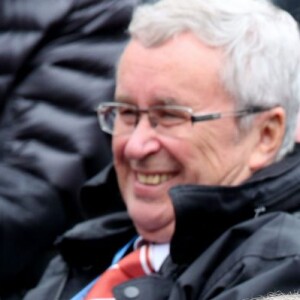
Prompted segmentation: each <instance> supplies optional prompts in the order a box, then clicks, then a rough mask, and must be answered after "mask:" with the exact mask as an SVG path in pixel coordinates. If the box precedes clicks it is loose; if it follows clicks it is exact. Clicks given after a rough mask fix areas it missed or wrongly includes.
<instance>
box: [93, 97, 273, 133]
mask: <svg viewBox="0 0 300 300" xmlns="http://www.w3.org/2000/svg"><path fill="white" fill-rule="evenodd" d="M270 109H271V108H270V107H268V108H266V107H258V106H255V107H250V108H246V109H242V110H236V111H231V112H223V113H222V112H215V113H210V114H195V113H194V112H193V109H192V108H189V107H185V106H178V105H155V106H151V107H149V108H148V109H139V108H138V107H137V106H135V105H132V104H128V103H120V102H104V103H101V104H100V105H99V106H98V108H97V115H98V120H99V123H100V127H101V129H102V130H103V131H104V132H106V133H109V134H111V135H123V134H129V133H132V132H133V131H134V129H135V127H136V126H137V124H138V123H139V120H140V118H141V114H148V118H149V122H150V125H151V126H152V128H155V129H156V130H157V131H158V132H160V133H163V134H168V135H174V134H176V132H178V126H179V125H181V126H182V125H183V124H190V125H192V124H193V123H196V122H204V121H211V120H217V119H221V118H228V117H243V116H246V115H250V114H256V113H260V112H264V111H267V110H270Z"/></svg>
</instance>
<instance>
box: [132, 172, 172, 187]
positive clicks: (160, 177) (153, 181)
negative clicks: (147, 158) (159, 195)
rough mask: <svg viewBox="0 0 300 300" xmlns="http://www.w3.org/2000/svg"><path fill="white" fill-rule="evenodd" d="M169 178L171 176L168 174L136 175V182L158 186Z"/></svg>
mask: <svg viewBox="0 0 300 300" xmlns="http://www.w3.org/2000/svg"><path fill="white" fill-rule="evenodd" d="M171 177H172V175H170V174H151V175H145V174H141V173H138V174H137V180H138V182H139V183H142V184H147V185H158V184H161V183H163V182H165V181H167V180H169V179H170V178H171Z"/></svg>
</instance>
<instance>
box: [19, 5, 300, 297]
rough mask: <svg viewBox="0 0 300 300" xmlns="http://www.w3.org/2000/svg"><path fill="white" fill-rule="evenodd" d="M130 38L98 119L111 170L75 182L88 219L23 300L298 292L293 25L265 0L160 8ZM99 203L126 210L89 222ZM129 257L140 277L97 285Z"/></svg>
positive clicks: (299, 78)
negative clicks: (111, 95) (115, 203)
mask: <svg viewBox="0 0 300 300" xmlns="http://www.w3.org/2000/svg"><path fill="white" fill-rule="evenodd" d="M129 32H130V34H131V40H130V41H129V43H128V45H127V47H126V48H125V50H124V52H123V54H122V56H121V60H120V62H119V65H118V70H117V82H116V91H115V100H116V101H115V102H106V103H102V104H100V105H99V107H98V109H97V112H98V116H99V121H100V125H101V128H102V129H103V130H104V131H105V132H107V133H109V134H111V135H112V138H113V139H112V149H113V155H114V164H113V167H112V166H111V167H109V168H106V169H105V170H104V171H103V172H101V173H100V174H98V175H97V176H96V177H95V178H93V179H92V180H91V181H90V182H88V183H87V184H86V185H85V187H84V188H83V190H82V204H83V208H84V209H85V212H86V216H87V217H89V218H91V219H90V220H87V221H86V222H83V223H81V224H78V225H77V226H76V227H75V228H73V229H72V230H70V231H68V232H67V233H65V235H64V236H62V237H61V238H60V239H59V241H58V244H57V245H58V247H59V249H60V251H61V256H58V257H56V258H55V260H53V261H52V263H51V264H50V265H49V267H48V270H47V272H46V273H45V274H44V277H43V279H42V281H41V282H40V284H39V285H38V286H37V287H36V288H35V289H33V290H32V291H30V292H29V293H28V294H27V296H26V298H25V299H26V300H29V299H74V300H75V299H107V298H109V299H112V298H115V299H117V300H120V299H143V300H148V299H149V300H160V299H169V300H179V299H189V300H192V299H201V300H205V299H218V300H220V299H231V300H232V299H237V300H240V299H250V298H253V297H258V296H262V295H267V294H269V293H272V292H278V291H280V292H282V293H288V292H295V291H297V289H299V288H300V261H299V255H300V239H299V236H300V220H299V219H298V218H297V211H298V210H299V209H300V176H299V175H300V153H299V147H298V146H295V142H294V140H295V139H294V137H295V128H296V120H297V113H298V107H299V100H300V38H299V32H298V27H297V24H296V22H295V21H294V20H293V18H292V17H291V16H290V15H289V14H288V13H287V12H284V11H283V10H281V9H279V8H276V7H275V6H273V5H272V4H271V3H269V2H265V1H262V0H258V1H255V0H243V1H240V0H228V1H223V0H211V1H206V0H185V1H182V0H161V1H158V2H155V3H153V4H148V5H144V6H140V7H139V8H138V9H137V10H136V11H135V13H134V16H133V19H132V21H131V24H130V27H129ZM104 194H105V195H106V199H107V202H109V201H111V200H112V199H119V201H122V200H123V201H124V203H125V206H126V209H125V208H124V211H123V210H121V211H116V212H114V213H111V214H108V215H106V216H102V217H97V214H98V212H97V209H95V207H97V208H98V209H100V208H101V207H100V205H99V197H100V195H104ZM135 236H137V239H136V240H134V237H135ZM130 241H131V242H130ZM124 245H125V246H124ZM119 249H120V250H119ZM133 250H134V251H133ZM137 251H141V253H142V254H141V256H140V259H141V262H142V266H143V267H142V268H139V269H140V273H139V276H140V277H139V278H137V279H133V278H130V279H129V278H128V277H127V278H125V277H124V278H123V279H122V280H119V281H118V282H115V283H114V284H113V285H112V286H111V287H109V285H108V283H103V282H104V280H106V278H108V274H112V273H117V270H121V269H122V268H123V266H124V265H125V264H129V260H131V261H132V260H133V256H135V255H136V253H137ZM148 254H149V256H148ZM123 256H124V257H123ZM120 258H121V260H120ZM111 260H113V267H112V268H109V269H108V270H107V271H105V270H106V269H107V268H108V267H109V266H110V263H111ZM125 261H126V263H125ZM132 272H135V271H133V268H132V267H131V269H130V270H129V271H128V269H127V271H126V273H127V275H128V273H132ZM143 273H145V274H146V276H143V275H142V274H143ZM99 275H101V276H100V278H98V276H99ZM123 276H125V275H124V274H123ZM129 277H134V275H133V274H132V275H131V276H129ZM114 280H115V277H114ZM103 288H108V291H103V290H102V289H103Z"/></svg>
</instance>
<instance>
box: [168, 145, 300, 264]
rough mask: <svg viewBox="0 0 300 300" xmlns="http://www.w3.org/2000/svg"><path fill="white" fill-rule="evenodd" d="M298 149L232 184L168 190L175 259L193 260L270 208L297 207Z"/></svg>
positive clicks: (299, 206)
mask: <svg viewBox="0 0 300 300" xmlns="http://www.w3.org/2000/svg"><path fill="white" fill-rule="evenodd" d="M299 150H300V148H299V146H297V148H296V149H295V151H294V152H293V153H292V154H290V155H288V156H287V157H286V158H285V159H284V160H282V161H280V162H278V163H275V164H272V165H271V166H269V167H267V168H265V169H263V170H260V171H259V172H257V173H256V174H254V175H253V176H252V177H251V178H250V179H249V180H248V181H246V182H245V183H243V184H241V185H239V186H234V187H220V186H200V185H184V186H177V187H174V188H172V189H171V190H170V195H171V198H172V200H173V203H174V208H175V214H176V230H175V235H174V237H173V240H172V243H171V254H172V258H173V260H174V261H175V262H178V263H184V262H188V261H190V260H193V259H194V258H195V257H196V255H197V254H199V253H201V252H202V251H204V250H205V249H206V248H207V247H208V246H209V245H210V244H211V243H212V242H213V241H214V240H215V239H216V238H218V237H219V236H220V235H221V234H222V233H223V232H225V231H226V230H227V229H228V228H229V227H231V226H233V225H235V224H237V223H239V222H242V221H245V220H248V219H251V218H254V217H257V216H258V215H259V214H260V213H266V212H273V211H286V212H294V211H297V210H299V209H300V197H299V193H300V151H299Z"/></svg>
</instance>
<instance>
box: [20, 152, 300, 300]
mask: <svg viewBox="0 0 300 300" xmlns="http://www.w3.org/2000/svg"><path fill="white" fill-rule="evenodd" d="M104 191H105V192H110V193H109V194H108V195H107V197H106V199H107V202H109V201H110V199H114V201H115V202H113V205H114V207H117V206H116V204H117V203H119V201H121V199H120V195H119V194H118V193H117V190H116V182H115V175H114V171H113V169H106V170H104V171H103V172H102V173H101V174H99V175H98V176H97V177H95V178H94V179H93V180H91V181H90V183H89V184H87V185H86V187H85V188H84V189H83V192H82V197H83V198H82V201H83V205H84V208H85V211H86V213H87V214H88V215H89V216H92V217H95V215H96V214H97V210H98V211H99V212H101V210H102V208H101V204H100V203H99V201H98V197H99V195H101V194H102V193H103V192H104ZM299 192H300V149H299V148H298V149H297V150H296V151H295V152H294V153H293V154H291V155H289V156H288V157H287V158H286V159H284V160H283V161H281V162H279V163H276V164H273V165H272V166H270V167H268V168H265V169H263V170H261V171H259V172H257V173H256V174H255V175H254V176H253V177H252V178H250V180H248V181H247V182H246V183H244V184H242V185H240V186H236V187H218V186H215V187H214V186H196V185H190V186H187V185H185V186H177V187H174V188H173V189H172V190H171V191H170V194H171V198H172V200H173V204H174V208H175V213H176V230H175V235H174V237H173V239H172V241H171V253H170V257H169V258H168V259H167V260H166V261H165V263H164V264H163V266H162V268H161V270H160V273H159V274H156V275H153V276H148V277H143V278H139V279H136V280H133V281H129V282H126V283H124V284H122V285H120V286H118V287H117V288H115V290H114V292H115V296H116V299H117V300H125V299H128V298H126V288H127V287H128V286H135V287H136V288H137V289H138V291H139V295H138V296H137V298H135V299H137V300H163V299H164V300H165V299H168V300H196V299H197V300H206V299H219V300H221V299H222V300H225V299H228V300H229V299H230V300H241V299H249V298H252V297H255V296H259V295H264V294H266V293H269V292H278V291H281V292H289V291H297V290H300V260H299V257H300V239H299V236H300V219H299V218H298V216H297V211H298V210H299V208H300V193H299ZM93 193H95V195H96V196H95V197H93ZM113 194H115V195H114V198H111V197H113ZM107 202H106V205H108V203H107ZM101 203H104V202H101ZM118 209H119V211H116V212H115V213H114V214H109V215H107V216H103V217H95V218H93V219H91V220H89V221H86V222H83V223H81V224H78V225H77V226H76V227H75V228H73V229H72V230H70V231H68V232H67V233H66V234H65V235H64V236H62V237H61V238H60V239H59V241H58V247H59V249H60V252H61V255H60V256H58V257H56V258H55V259H54V260H53V261H52V263H51V264H50V266H49V267H48V269H47V272H46V273H45V275H44V278H43V280H42V281H41V283H40V284H39V285H38V286H37V288H36V289H34V290H32V291H31V292H30V293H28V294H27V296H26V298H25V300H34V299H41V300H43V299H53V300H54V299H70V298H71V297H72V296H73V295H74V294H76V292H78V290H80V289H82V288H83V287H84V286H85V284H87V283H89V281H90V280H92V279H93V278H94V277H95V276H96V275H98V274H99V273H101V272H102V271H103V270H104V269H105V268H106V267H107V266H108V265H109V264H110V261H111V258H112V256H113V254H114V253H115V252H116V251H117V250H118V249H119V248H120V247H121V246H122V245H124V244H125V243H126V242H127V241H129V239H130V238H131V237H132V236H134V235H135V230H134V228H133V226H132V223H131V221H130V220H129V218H128V216H127V214H126V212H123V211H122V205H121V203H120V206H119V208H118Z"/></svg>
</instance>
